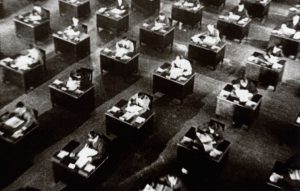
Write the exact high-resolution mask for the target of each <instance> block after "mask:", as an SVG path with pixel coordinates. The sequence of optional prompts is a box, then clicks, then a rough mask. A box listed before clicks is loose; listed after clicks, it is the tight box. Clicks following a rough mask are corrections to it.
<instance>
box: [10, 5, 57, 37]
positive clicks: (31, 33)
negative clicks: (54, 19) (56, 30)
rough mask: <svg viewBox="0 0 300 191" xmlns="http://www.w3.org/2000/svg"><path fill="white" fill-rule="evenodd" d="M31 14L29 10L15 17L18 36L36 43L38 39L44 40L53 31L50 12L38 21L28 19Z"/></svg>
mask: <svg viewBox="0 0 300 191" xmlns="http://www.w3.org/2000/svg"><path fill="white" fill-rule="evenodd" d="M46 11H47V10H46ZM47 12H49V11H47ZM30 14H31V12H28V13H25V14H23V15H20V16H16V17H15V18H14V23H15V30H16V35H17V37H19V38H23V39H25V40H29V41H33V42H34V43H35V42H36V41H40V40H44V39H45V38H47V37H48V35H49V34H50V32H51V29H50V13H49V15H48V16H47V17H45V18H43V19H42V20H41V21H38V22H31V21H29V20H27V17H28V16H29V15H30Z"/></svg>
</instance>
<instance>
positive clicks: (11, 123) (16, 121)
mask: <svg viewBox="0 0 300 191" xmlns="http://www.w3.org/2000/svg"><path fill="white" fill-rule="evenodd" d="M24 122H25V121H24V120H22V119H20V118H18V117H16V116H13V117H11V118H9V119H8V120H7V121H5V122H4V124H5V125H6V126H8V127H11V128H13V129H16V128H18V127H19V126H20V125H22V124H23V123H24Z"/></svg>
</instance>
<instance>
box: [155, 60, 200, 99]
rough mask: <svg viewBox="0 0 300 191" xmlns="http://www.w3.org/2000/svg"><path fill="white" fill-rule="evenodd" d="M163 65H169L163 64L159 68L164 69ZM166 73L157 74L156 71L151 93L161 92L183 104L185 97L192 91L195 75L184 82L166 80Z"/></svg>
mask: <svg viewBox="0 0 300 191" xmlns="http://www.w3.org/2000/svg"><path fill="white" fill-rule="evenodd" d="M165 65H170V64H168V63H165V64H163V65H162V66H161V67H163V68H165ZM166 75H167V74H166V73H159V72H158V71H157V70H156V71H154V73H153V93H154V94H155V93H156V92H161V93H164V94H167V95H170V96H172V97H174V98H176V99H179V100H180V101H181V102H183V99H184V98H186V96H188V95H190V94H192V93H193V91H194V82H195V76H196V74H195V73H193V74H192V75H190V76H188V77H187V80H186V81H178V80H173V79H168V78H166Z"/></svg>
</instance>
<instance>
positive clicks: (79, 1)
mask: <svg viewBox="0 0 300 191" xmlns="http://www.w3.org/2000/svg"><path fill="white" fill-rule="evenodd" d="M59 2H62V3H66V4H69V5H72V6H75V7H79V6H81V5H83V4H85V3H89V2H90V0H77V1H76V2H75V3H72V2H70V1H69V0H59Z"/></svg>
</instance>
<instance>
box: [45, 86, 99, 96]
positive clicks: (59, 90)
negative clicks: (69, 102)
mask: <svg viewBox="0 0 300 191" xmlns="http://www.w3.org/2000/svg"><path fill="white" fill-rule="evenodd" d="M62 87H65V84H63V85H55V84H53V83H52V84H50V85H49V88H50V89H53V90H55V91H57V92H60V93H62V94H65V95H68V96H70V97H73V98H75V99H80V98H81V97H82V96H83V95H85V94H86V93H87V92H89V91H90V90H92V89H94V88H95V85H91V86H90V87H88V88H86V89H84V90H80V91H82V93H76V92H74V91H67V90H66V91H64V90H62V89H61V88H62Z"/></svg>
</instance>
